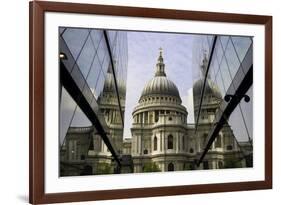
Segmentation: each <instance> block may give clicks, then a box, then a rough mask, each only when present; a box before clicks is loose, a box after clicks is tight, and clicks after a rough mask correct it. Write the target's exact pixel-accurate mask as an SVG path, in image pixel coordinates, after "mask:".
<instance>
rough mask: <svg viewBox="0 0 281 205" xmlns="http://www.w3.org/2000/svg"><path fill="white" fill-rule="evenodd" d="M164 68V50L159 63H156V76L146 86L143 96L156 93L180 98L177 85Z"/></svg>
mask: <svg viewBox="0 0 281 205" xmlns="http://www.w3.org/2000/svg"><path fill="white" fill-rule="evenodd" d="M164 68H165V64H164V62H163V57H162V51H160V55H159V58H158V63H157V64H156V72H155V76H154V78H152V79H151V80H150V81H148V83H147V84H146V85H145V86H144V88H143V90H142V94H141V98H142V97H145V96H148V95H155V94H156V95H157V94H158V95H169V96H174V97H177V98H180V94H179V90H178V88H177V86H176V85H175V84H174V83H173V82H172V81H171V80H169V79H168V78H167V76H166V73H165V69H164Z"/></svg>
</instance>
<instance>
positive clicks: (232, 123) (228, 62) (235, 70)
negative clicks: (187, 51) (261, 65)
mask: <svg viewBox="0 0 281 205" xmlns="http://www.w3.org/2000/svg"><path fill="white" fill-rule="evenodd" d="M252 47H253V41H252V37H240V36H216V37H215V36H213V35H204V36H203V35H202V36H198V37H197V38H196V40H195V43H194V50H193V67H194V69H193V79H194V82H195V84H194V85H196V87H194V90H193V95H194V114H195V122H196V126H197V127H198V126H200V123H204V122H210V123H211V124H213V126H214V125H215V123H217V121H216V120H217V119H216V118H215V117H216V114H217V113H218V111H221V113H223V112H224V110H223V109H224V108H225V106H223V103H224V104H227V102H226V99H227V98H226V96H230V97H231V96H232V95H234V93H235V92H236V90H237V89H238V87H239V86H240V83H241V81H240V80H241V79H243V78H244V76H245V75H246V73H247V72H248V70H249V65H250V66H253V65H252V50H253V48H252ZM212 49H213V54H212V57H211V58H210V56H211V51H212ZM210 90H211V92H212V93H213V95H211V96H208V95H207V93H208V92H209V91H210ZM246 95H247V96H248V97H249V98H242V100H241V101H240V102H239V103H238V105H237V106H236V107H235V109H234V111H233V112H232V113H231V115H230V116H229V118H227V119H226V121H227V123H226V124H228V125H229V127H230V128H231V131H232V132H233V135H232V136H234V141H235V143H237V145H238V146H240V148H239V149H240V150H242V151H243V155H244V156H245V158H247V155H249V153H252V140H253V124H252V123H253V110H252V109H253V89H252V85H251V86H250V88H249V89H248V91H247V93H246ZM210 98H213V99H210ZM210 100H212V102H213V103H217V106H216V108H217V109H216V110H212V109H208V107H206V106H209V105H210ZM228 100H229V99H228ZM208 102H209V103H208ZM214 142H215V141H214ZM204 144H205V145H206V142H204ZM213 144H214V143H213ZM224 145H225V146H228V147H225V148H226V150H227V149H228V148H229V149H230V145H228V143H227V142H226V143H224ZM231 146H234V145H231ZM210 149H212V147H211V148H210ZM209 151H210V150H209ZM250 161H251V160H250ZM249 164H250V165H249ZM247 166H252V165H251V162H249V163H248V165H247Z"/></svg>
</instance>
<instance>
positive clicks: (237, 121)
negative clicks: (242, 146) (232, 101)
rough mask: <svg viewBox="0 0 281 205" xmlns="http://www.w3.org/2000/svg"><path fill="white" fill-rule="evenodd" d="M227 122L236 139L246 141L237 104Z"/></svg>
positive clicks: (245, 132) (243, 125) (244, 127)
mask: <svg viewBox="0 0 281 205" xmlns="http://www.w3.org/2000/svg"><path fill="white" fill-rule="evenodd" d="M228 123H229V126H230V127H231V129H232V131H233V134H234V136H235V138H236V139H237V141H248V134H247V130H246V126H245V124H244V122H243V118H242V114H241V110H240V108H239V106H237V107H236V108H235V110H234V111H233V112H232V113H231V115H230V117H229V120H228Z"/></svg>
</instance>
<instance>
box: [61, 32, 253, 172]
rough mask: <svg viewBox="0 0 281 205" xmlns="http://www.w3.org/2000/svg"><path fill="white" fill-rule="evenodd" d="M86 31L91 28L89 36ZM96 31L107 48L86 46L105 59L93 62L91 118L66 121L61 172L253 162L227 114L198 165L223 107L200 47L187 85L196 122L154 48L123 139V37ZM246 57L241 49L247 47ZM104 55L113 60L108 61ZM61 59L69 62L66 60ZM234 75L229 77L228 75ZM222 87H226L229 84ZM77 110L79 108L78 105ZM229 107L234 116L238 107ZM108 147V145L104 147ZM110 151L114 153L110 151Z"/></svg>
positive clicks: (178, 168)
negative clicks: (154, 57)
mask: <svg viewBox="0 0 281 205" xmlns="http://www.w3.org/2000/svg"><path fill="white" fill-rule="evenodd" d="M93 31H94V32H98V31H95V30H93ZM93 31H90V34H91V32H93ZM100 35H101V36H103V35H104V37H100V38H101V40H100V43H99V44H101V43H102V41H103V40H106V39H107V38H108V39H109V44H110V45H111V47H110V48H111V49H112V51H113V52H112V53H110V52H109V54H106V53H107V52H108V49H106V46H105V45H106V44H104V46H103V47H102V48H100V46H93V48H96V49H97V52H96V53H97V60H99V58H98V57H99V56H100V55H101V54H99V53H100V51H99V49H104V50H105V52H104V53H105V54H103V55H105V56H107V57H104V58H105V59H106V58H107V60H108V63H101V62H102V61H99V62H100V64H97V65H102V66H101V68H102V70H101V71H100V72H101V73H103V77H104V79H103V80H102V81H101V82H102V83H101V84H100V85H99V86H97V84H98V80H97V79H96V81H97V82H95V87H100V88H99V90H100V91H99V92H96V91H94V92H93V93H94V95H95V96H94V97H93V98H92V100H91V104H93V103H96V104H94V105H95V106H93V112H94V113H95V114H96V118H95V119H94V120H91V123H92V124H91V123H90V124H91V125H89V124H85V126H77V125H75V124H73V123H72V124H70V126H69V127H68V129H67V133H66V137H65V140H64V141H63V143H62V145H61V149H60V175H61V176H74V175H91V174H113V173H141V172H159V171H181V170H195V169H222V168H240V167H252V166H253V162H252V151H253V150H252V144H251V141H248V142H246V141H244V142H240V141H238V140H237V138H236V137H237V134H236V133H239V132H237V129H236V128H235V127H234V126H232V125H233V119H235V118H233V119H232V116H230V117H229V116H227V117H226V119H225V123H223V125H222V127H221V128H220V129H219V131H218V132H217V133H216V136H215V138H214V141H213V142H212V144H211V145H210V148H209V149H208V151H207V153H206V155H205V156H204V158H203V160H202V163H200V165H199V166H197V165H198V160H199V159H200V156H202V153H203V152H204V150H205V149H206V145H207V144H208V142H209V140H210V137H212V136H209V135H210V133H211V131H212V130H213V129H214V128H216V124H217V123H216V122H217V119H216V118H217V116H219V115H218V114H219V113H223V111H222V110H221V109H222V106H221V105H222V104H223V103H224V96H225V94H226V93H227V92H226V91H223V90H222V86H221V85H222V84H221V83H218V78H215V80H214V78H213V76H212V72H213V71H212V70H210V71H209V72H208V69H207V68H208V66H210V65H211V66H210V67H211V69H212V68H213V67H212V66H213V64H214V63H211V64H210V65H208V57H207V54H206V52H203V55H202V54H201V55H202V57H201V59H200V60H199V65H198V67H199V69H198V70H199V72H200V76H201V77H200V78H199V79H198V78H197V79H196V80H195V81H194V84H193V110H194V116H195V124H189V123H187V119H188V118H189V116H188V114H189V113H188V112H187V109H186V107H185V106H184V105H183V104H182V99H181V96H180V93H179V90H178V88H177V85H176V82H173V81H171V80H170V79H169V76H167V74H166V71H165V70H166V69H169V68H168V67H167V68H166V67H165V64H164V57H163V52H162V49H160V53H159V57H158V59H157V62H156V67H155V72H154V76H153V77H152V79H151V80H149V81H148V82H147V83H146V84H145V86H144V88H143V89H142V93H140V97H139V100H138V104H137V106H136V107H135V108H134V110H133V112H132V118H133V123H132V125H131V138H125V139H123V131H124V112H125V100H126V99H125V98H126V77H124V76H126V72H127V60H128V59H127V57H128V56H127V45H126V35H125V33H122V32H114V31H109V32H106V33H103V35H102V33H100ZM89 36H91V35H89ZM230 40H232V39H230ZM230 40H229V41H230ZM93 42H95V41H93ZM96 42H99V41H96ZM105 42H106V41H105ZM81 45H82V44H81ZM225 47H227V46H225ZM122 49H123V50H122ZM250 49H251V48H250ZM250 49H249V50H250ZM82 50H83V49H82ZM124 50H125V52H124ZM225 52H227V51H225ZM111 55H112V56H111ZM245 55H247V53H246V52H245ZM93 58H94V59H95V57H93ZM110 58H111V60H112V63H110V60H109V59H110ZM78 60H79V58H78ZM103 61H106V60H103ZM213 62H214V60H213ZM103 64H105V65H106V67H104V65H103ZM65 65H66V66H67V65H68V64H66V63H65ZM112 66H113V67H112ZM91 67H92V65H91ZM91 69H92V68H91ZM94 69H96V68H94V67H93V72H97V71H96V70H94ZM151 69H152V68H151ZM194 69H196V68H194ZM237 69H238V68H237ZM244 70H245V69H244ZM91 72H92V71H91ZM237 72H239V70H238V71H237ZM217 73H219V72H217ZM90 76H91V75H90ZM92 77H93V76H92ZM93 78H95V77H93ZM233 78H234V76H232V80H233ZM86 81H87V82H88V83H89V86H90V87H92V86H91V82H92V80H91V79H89V80H88V78H86ZM225 82H226V81H225ZM235 82H236V81H235ZM224 84H225V85H226V83H224ZM128 86H129V85H128ZM228 86H229V87H231V85H229V84H228ZM92 90H94V89H92ZM63 92H64V93H63V94H62V95H63V96H64V95H65V93H66V94H67V92H66V91H65V90H64V89H63ZM97 93H98V94H97ZM202 93H204V94H203V95H202ZM248 93H249V92H248ZM83 95H84V93H83ZM79 99H80V98H79ZM79 99H78V101H77V100H76V103H77V102H78V103H77V104H79ZM62 101H63V100H62ZM243 103H244V102H243ZM81 106H82V105H81ZM243 106H244V104H242V105H241V107H240V104H239V108H240V110H242V109H243ZM81 109H82V107H81ZM77 110H78V111H79V110H80V104H79V106H77V105H76V108H75V111H74V112H77ZM90 111H91V110H90ZM79 112H81V113H82V111H81V110H80V111H79ZM79 112H78V113H79ZM241 112H242V111H241ZM234 113H235V115H237V109H236V110H235V111H234ZM73 116H74V115H73ZM222 117H224V115H223V116H222ZM72 118H75V116H74V117H72ZM79 119H82V118H81V117H80V118H79ZM243 119H244V117H243ZM72 122H73V119H72ZM101 128H102V129H101ZM234 129H235V130H234ZM240 133H242V132H240ZM104 136H106V137H104ZM108 145H111V146H112V147H111V148H109V147H108ZM112 150H113V151H114V152H115V153H116V155H117V156H115V157H114V156H113V152H112Z"/></svg>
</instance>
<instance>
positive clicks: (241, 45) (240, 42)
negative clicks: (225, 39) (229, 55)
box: [231, 36, 252, 62]
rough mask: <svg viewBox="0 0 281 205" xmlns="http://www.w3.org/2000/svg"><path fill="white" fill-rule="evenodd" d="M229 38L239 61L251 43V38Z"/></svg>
mask: <svg viewBox="0 0 281 205" xmlns="http://www.w3.org/2000/svg"><path fill="white" fill-rule="evenodd" d="M231 39H232V42H233V44H234V46H235V49H236V52H237V55H238V57H239V59H240V62H242V61H243V59H244V57H245V54H246V52H247V50H248V48H249V47H250V45H251V44H252V39H251V38H247V37H234V36H233V37H231Z"/></svg>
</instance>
